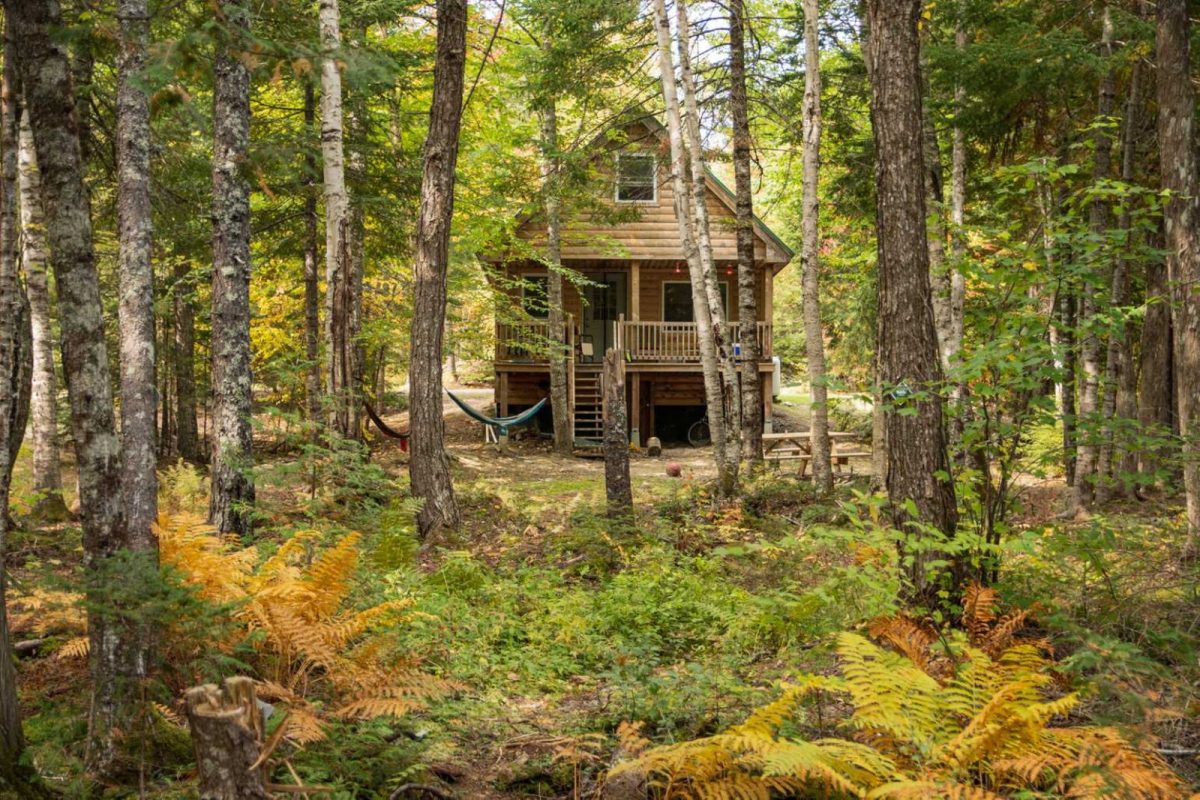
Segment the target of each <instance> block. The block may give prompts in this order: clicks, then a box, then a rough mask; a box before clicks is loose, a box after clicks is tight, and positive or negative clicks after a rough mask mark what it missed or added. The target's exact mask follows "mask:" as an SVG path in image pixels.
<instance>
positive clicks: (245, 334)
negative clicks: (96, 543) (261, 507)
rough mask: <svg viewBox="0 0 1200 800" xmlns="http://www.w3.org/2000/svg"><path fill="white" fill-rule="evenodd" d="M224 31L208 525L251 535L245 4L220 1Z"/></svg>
mask: <svg viewBox="0 0 1200 800" xmlns="http://www.w3.org/2000/svg"><path fill="white" fill-rule="evenodd" d="M219 13H220V16H221V20H222V23H223V31H222V34H221V37H220V41H219V44H218V51H217V56H216V60H215V62H214V65H213V168H212V182H213V187H212V188H213V212H212V217H213V271H212V392H213V404H212V405H213V407H212V421H213V439H212V455H211V463H212V469H211V473H212V492H211V495H212V496H211V501H210V503H209V510H208V517H209V521H210V522H211V523H212V524H213V525H215V526H216V528H217V530H219V531H221V532H222V533H237V534H240V535H242V536H246V535H248V534H249V533H250V528H251V525H252V517H251V510H250V508H249V506H250V505H252V504H253V503H254V478H253V475H252V473H251V467H252V459H253V455H252V448H253V443H254V440H253V431H252V429H251V419H250V414H251V409H252V397H251V387H252V382H251V375H250V184H249V182H248V181H247V180H246V176H245V174H244V172H245V169H246V157H247V153H248V151H249V148H250V71H249V69H248V68H247V66H246V62H245V60H244V59H243V58H241V54H242V52H243V48H244V47H246V46H247V44H246V42H247V37H248V36H249V32H250V9H249V4H248V3H247V2H246V1H245V0H221V2H220V5H219Z"/></svg>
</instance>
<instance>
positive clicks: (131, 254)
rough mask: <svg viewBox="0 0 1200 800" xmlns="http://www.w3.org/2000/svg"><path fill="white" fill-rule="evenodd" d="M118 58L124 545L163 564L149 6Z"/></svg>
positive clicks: (123, 39)
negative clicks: (147, 71) (147, 86)
mask: <svg viewBox="0 0 1200 800" xmlns="http://www.w3.org/2000/svg"><path fill="white" fill-rule="evenodd" d="M117 18H118V20H119V21H120V34H119V53H118V57H117V233H118V245H119V265H118V274H119V277H120V306H119V308H118V314H119V318H120V345H121V458H122V462H121V491H122V494H123V496H124V502H125V526H126V527H125V537H126V545H127V546H128V547H129V548H130V549H131V550H134V551H137V552H145V553H147V554H149V555H150V557H151V558H152V559H153V560H154V562H155V563H157V560H158V539H157V538H155V536H154V534H153V532H152V531H151V530H150V526H151V524H153V522H154V520H155V519H156V518H157V517H158V476H157V474H156V467H157V466H158V459H157V451H158V446H157V433H158V432H157V429H156V421H157V420H156V413H157V406H158V396H157V393H156V391H155V341H154V265H153V262H152V261H151V246H152V235H153V230H152V223H151V220H150V97H149V95H147V93H146V92H145V90H144V89H142V88H141V86H140V85H139V83H140V82H141V81H142V80H144V76H143V75H142V74H141V72H142V70H143V69H144V67H145V64H146V44H147V39H148V36H149V30H150V12H149V6H148V4H147V2H146V0H119V2H118V3H117ZM135 647H136V649H138V650H139V651H140V652H138V653H136V654H134V658H135V660H136V661H137V662H138V673H137V674H138V675H139V676H144V675H145V672H146V668H147V661H148V658H149V634H148V632H147V633H146V635H145V636H144V641H143V642H141V643H138V644H137V645H135Z"/></svg>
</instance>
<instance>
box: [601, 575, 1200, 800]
mask: <svg viewBox="0 0 1200 800" xmlns="http://www.w3.org/2000/svg"><path fill="white" fill-rule="evenodd" d="M996 605H997V601H996V598H995V595H994V593H991V592H990V590H983V589H978V588H977V589H974V590H972V591H970V592H969V593H968V597H967V599H966V602H965V603H964V607H965V611H964V618H963V623H964V627H966V628H967V629H968V630H969V632H970V638H971V639H972V640H973V641H974V642H975V645H968V646H966V647H964V648H961V649H958V650H956V651H955V652H954V653H953V654H952V655H953V656H954V657H953V658H945V659H943V660H942V662H941V665H940V667H939V669H938V670H936V671H937V672H939V676H940V677H939V678H935V676H934V675H931V674H930V672H929V671H928V670H929V668H930V663H931V658H930V655H929V649H930V646H931V645H932V643H933V636H932V635H930V634H929V632H928V631H926V630H925V629H923V628H922V626H920V625H919V624H916V623H913V622H912V621H911V620H907V621H904V622H900V623H897V622H896V621H895V618H893V620H892V621H890V622H888V621H877V624H874V625H872V629H873V630H875V631H877V632H879V634H880V638H881V640H882V641H884V642H885V643H887V644H888V645H890V646H892V647H895V648H896V649H897V650H899V651H900V653H896V652H891V651H890V650H888V649H884V648H883V647H880V646H879V645H877V644H875V643H873V642H871V641H870V640H868V639H866V638H864V637H862V636H859V635H857V634H853V633H843V634H841V635H840V636H838V638H837V643H836V651H837V655H838V663H839V668H840V673H841V674H840V675H834V676H825V675H804V676H801V677H800V678H799V679H798V680H797V681H796V682H795V683H794V684H792V685H789V686H786V687H785V688H784V689H783V691H782V693H781V695H780V697H779V698H778V699H776V700H774V701H773V702H771V703H768V704H767V705H765V706H763V707H761V708H759V709H757V710H756V711H755V712H753V713H752V714H751V715H750V716H749V717H748V718H747V720H746V721H745V722H744V723H742V724H741V725H738V726H735V727H733V728H731V729H729V730H728V731H725V732H723V733H719V734H717V735H715V736H709V737H706V738H703V739H697V740H695V741H690V742H682V743H679V744H674V745H666V746H662V747H647V746H646V743H645V740H644V739H641V737H640V734H639V733H637V729H636V728H627V729H626V733H625V738H628V739H629V740H630V741H632V742H634V743H635V745H636V746H634V747H627V749H629V750H630V751H631V752H632V754H633V757H632V758H631V759H630V760H629V761H627V762H625V763H624V764H622V765H619V766H618V767H617V768H616V770H615V771H616V772H623V771H627V770H637V771H639V772H642V773H643V774H645V775H646V776H647V779H648V781H649V782H650V784H651V785H652V786H653V787H654V788H655V789H657V790H658V791H659V793H660V794H661V795H662V796H663V797H664V798H666V799H667V800H670V798H679V799H680V800H682V799H684V798H720V800H726V799H727V798H729V799H733V798H738V799H740V798H773V797H784V796H789V795H801V796H818V795H819V796H822V797H853V798H878V799H879V800H906V799H908V798H931V797H937V798H960V799H961V800H1003V799H1004V798H1011V797H1016V796H1026V795H1027V794H1028V793H1031V792H1032V793H1039V794H1045V793H1053V794H1055V795H1056V796H1067V797H1074V798H1101V797H1121V798H1128V799H1129V800H1166V799H1167V798H1174V797H1184V796H1186V792H1185V787H1184V784H1183V782H1182V781H1181V780H1180V779H1179V778H1178V777H1177V776H1176V775H1175V774H1174V773H1173V772H1172V771H1171V770H1170V768H1169V767H1168V766H1167V764H1166V763H1165V762H1164V761H1163V760H1162V759H1161V758H1160V757H1159V756H1157V755H1156V754H1155V753H1153V752H1149V751H1146V750H1140V749H1137V748H1135V747H1134V746H1132V745H1131V744H1130V743H1129V742H1128V741H1127V740H1126V739H1125V738H1124V737H1123V736H1121V734H1120V733H1119V732H1118V731H1115V730H1113V729H1110V728H1094V727H1054V724H1055V723H1056V722H1057V721H1060V720H1062V719H1063V718H1064V717H1065V716H1066V715H1067V714H1068V713H1069V712H1070V711H1071V710H1072V709H1073V708H1074V707H1075V705H1076V703H1077V698H1076V697H1075V695H1070V694H1068V695H1065V696H1056V695H1054V694H1053V693H1052V684H1053V681H1052V680H1051V677H1050V670H1051V667H1052V663H1051V662H1049V661H1048V660H1047V659H1046V658H1045V656H1044V655H1043V654H1042V649H1041V648H1040V647H1039V645H1038V643H1022V644H1012V642H1013V635H1014V633H1015V632H1016V631H1017V630H1018V629H1019V628H1020V626H1021V625H1022V624H1023V623H1024V619H1025V617H1024V615H1022V614H1020V613H1019V612H1018V613H1016V614H1007V615H1004V616H1001V615H999V614H998V613H997V611H996ZM1003 641H1007V642H1009V643H1010V645H1009V646H1008V647H1007V648H1006V649H1003V650H1000V651H997V650H996V649H995V648H996V645H997V644H998V643H999V642H1003ZM830 696H834V697H837V698H839V706H840V705H841V704H842V702H843V701H848V703H849V706H850V711H849V713H848V714H844V715H843V716H842V717H841V718H840V719H839V720H838V722H837V723H836V726H837V728H838V730H839V733H840V734H841V735H840V736H836V737H828V736H826V737H823V738H813V739H806V738H802V737H800V736H798V735H796V734H795V733H794V731H797V730H804V729H805V726H806V725H811V724H812V720H811V715H810V713H809V712H810V707H811V705H812V703H813V702H821V701H822V700H823V699H826V698H828V697H830ZM823 716H828V714H827V713H826V714H825V715H823Z"/></svg>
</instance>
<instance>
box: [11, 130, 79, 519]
mask: <svg viewBox="0 0 1200 800" xmlns="http://www.w3.org/2000/svg"><path fill="white" fill-rule="evenodd" d="M19 139H20V142H19V156H18V180H19V183H20V189H21V202H20V206H21V262H22V266H23V267H24V271H25V286H26V289H27V290H28V294H29V311H30V319H31V323H32V330H33V394H32V402H31V404H30V405H31V410H30V416H31V417H32V418H33V431H32V433H33V489H34V491H35V492H37V494H38V501H37V506H36V508H35V514H36V516H38V517H39V518H40V519H45V520H58V519H65V518H66V516H67V506H66V503H65V502H64V501H63V489H62V466H61V462H60V458H59V453H58V378H57V376H56V374H55V371H54V333H53V329H52V327H51V322H50V281H49V276H48V274H47V272H46V261H47V257H48V255H47V252H46V224H45V219H44V216H43V214H42V196H41V194H42V183H41V175H40V173H39V172H38V167H37V153H36V152H35V151H34V146H33V131H32V130H31V129H30V127H29V112H28V110H24V109H23V110H22V111H21V128H20V134H19Z"/></svg>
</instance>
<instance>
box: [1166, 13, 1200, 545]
mask: <svg viewBox="0 0 1200 800" xmlns="http://www.w3.org/2000/svg"><path fill="white" fill-rule="evenodd" d="M1188 36H1189V20H1188V3H1187V2H1186V0H1158V35H1157V51H1158V52H1157V55H1158V57H1157V61H1158V147H1159V158H1160V168H1161V171H1162V188H1163V189H1165V190H1167V191H1168V192H1169V193H1170V196H1169V198H1168V200H1167V203H1166V207H1165V208H1164V209H1163V221H1164V224H1165V227H1166V243H1167V273H1168V278H1169V280H1170V285H1171V299H1172V303H1171V308H1172V312H1173V320H1172V322H1173V324H1172V329H1173V332H1174V335H1175V338H1174V346H1175V377H1176V381H1177V383H1176V391H1177V393H1178V394H1177V402H1178V406H1179V432H1180V435H1181V436H1182V437H1183V462H1184V463H1183V485H1184V494H1185V495H1186V500H1187V522H1188V535H1187V543H1186V547H1185V552H1187V553H1189V554H1192V553H1194V552H1195V549H1196V544H1197V537H1200V407H1198V405H1200V291H1197V283H1198V282H1200V229H1198V226H1200V208H1198V207H1197V204H1198V203H1200V175H1197V172H1196V169H1197V164H1196V139H1195V132H1194V130H1193V129H1194V127H1195V107H1196V98H1195V91H1194V90H1193V88H1192V81H1191V54H1190V52H1189V41H1188Z"/></svg>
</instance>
